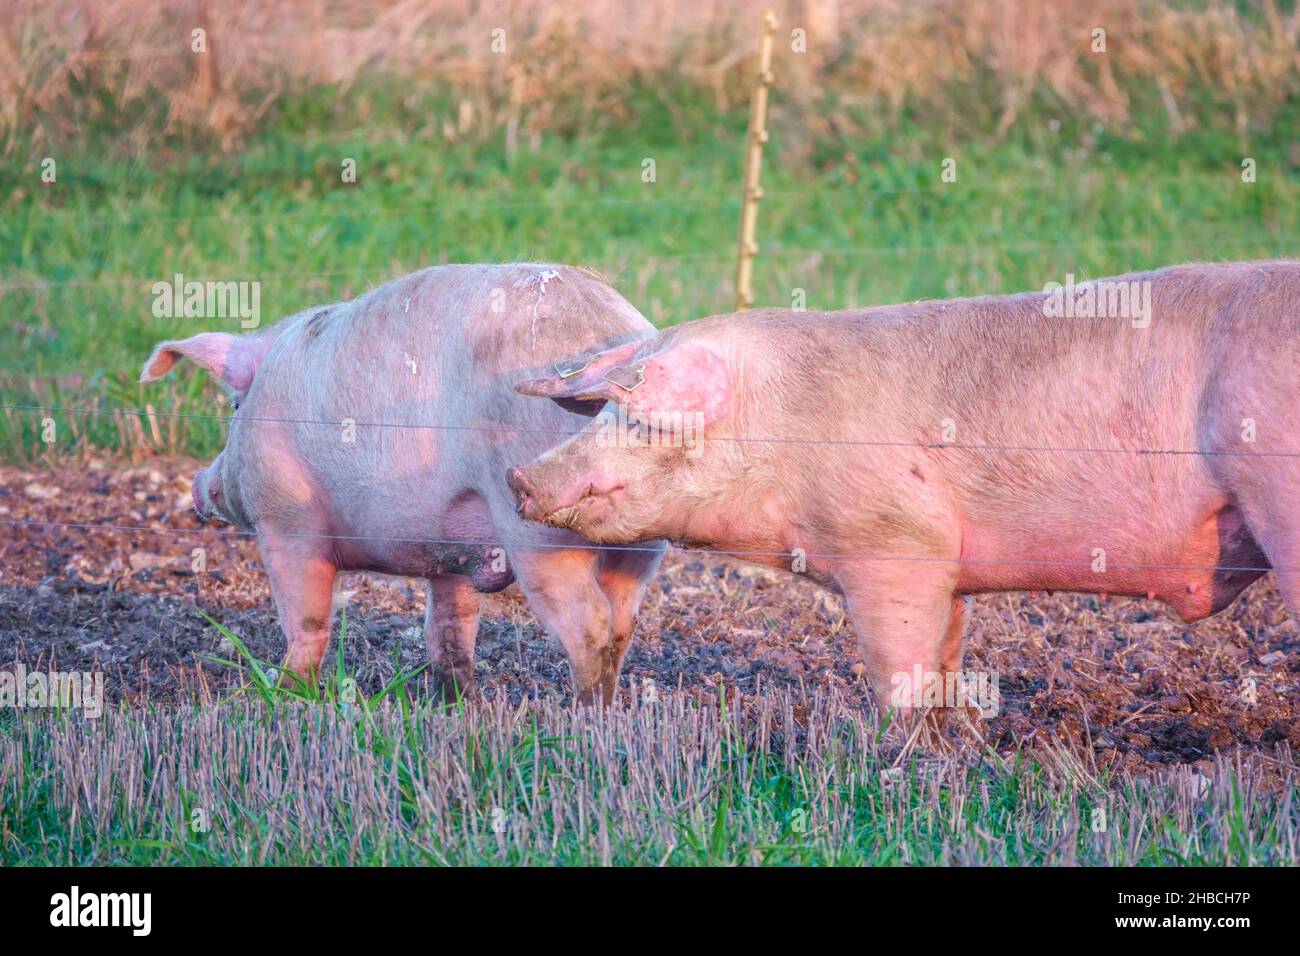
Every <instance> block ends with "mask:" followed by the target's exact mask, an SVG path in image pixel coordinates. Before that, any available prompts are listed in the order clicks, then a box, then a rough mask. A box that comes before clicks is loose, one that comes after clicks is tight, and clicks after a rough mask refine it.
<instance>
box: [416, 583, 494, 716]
mask: <svg viewBox="0 0 1300 956" xmlns="http://www.w3.org/2000/svg"><path fill="white" fill-rule="evenodd" d="M479 604H480V599H479V593H478V592H477V591H476V590H474V586H473V585H472V584H471V583H470V580H469V578H466V577H464V576H463V575H459V574H445V575H441V576H439V577H435V578H431V579H430V580H429V605H428V607H427V608H426V609H425V612H424V641H425V644H427V645H428V648H429V664H430V666H431V667H432V668H433V683H434V692H435V693H436V694H438V695H439V696H440V697H441V698H442V699H443V700H446V701H454V700H456V698H457V697H463V696H468V695H469V693H470V692H471V691H473V689H474V643H475V641H476V640H477V639H478V622H479Z"/></svg>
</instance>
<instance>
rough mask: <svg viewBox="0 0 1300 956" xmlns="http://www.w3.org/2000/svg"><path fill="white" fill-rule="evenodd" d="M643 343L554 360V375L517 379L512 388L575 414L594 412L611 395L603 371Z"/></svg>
mask: <svg viewBox="0 0 1300 956" xmlns="http://www.w3.org/2000/svg"><path fill="white" fill-rule="evenodd" d="M644 344H645V343H644V342H628V343H627V344H626V345H620V346H618V348H613V349H609V350H608V351H606V352H598V353H597V354H595V355H592V356H585V357H582V358H578V359H572V360H569V361H566V362H557V363H556V365H555V370H556V374H555V375H548V376H546V377H545V378H534V379H530V380H528V381H526V382H520V383H519V384H518V385H516V386H515V391H516V392H519V393H520V394H521V395H536V396H538V397H540V398H549V399H551V400H552V401H554V402H555V403H556V404H557V405H559V406H560V407H561V408H564V409H567V410H568V411H571V412H576V413H577V414H579V415H597V414H599V413H600V410H601V408H603V407H604V405H605V403H606V402H607V401H609V400H610V399H611V398H615V397H616V396H615V395H613V394H612V392H613V391H614V390H615V389H614V386H613V385H612V384H611V383H609V382H607V381H605V373H606V372H608V371H609V370H610V369H612V368H615V367H616V366H618V365H620V364H622V363H623V362H626V361H627V360H628V359H630V358H631V357H632V356H633V355H635V354H636V352H637V349H638V348H640V347H641V346H642V345H644Z"/></svg>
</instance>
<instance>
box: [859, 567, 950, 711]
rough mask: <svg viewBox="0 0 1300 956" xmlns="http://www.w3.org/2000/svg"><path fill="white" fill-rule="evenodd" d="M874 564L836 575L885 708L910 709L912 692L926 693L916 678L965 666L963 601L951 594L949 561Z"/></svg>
mask: <svg viewBox="0 0 1300 956" xmlns="http://www.w3.org/2000/svg"><path fill="white" fill-rule="evenodd" d="M871 565H872V566H868V567H863V566H857V567H853V568H850V569H847V570H844V571H842V572H841V573H840V574H838V575H837V579H838V581H839V583H840V587H841V588H842V589H843V591H844V597H845V600H846V602H847V604H848V607H849V612H850V614H851V615H852V617H853V626H854V629H855V630H856V632H857V637H858V649H859V651H860V652H861V654H862V658H863V662H864V663H865V664H866V667H867V674H868V675H869V677H870V679H871V685H872V689H873V690H874V691H875V693H876V703H877V705H878V706H879V707H880V709H881V711H882V713H883V712H885V711H887V710H889V709H890V708H893V709H895V710H899V711H910V710H912V709H913V708H914V707H915V705H916V703H917V700H918V696H917V693H915V692H914V691H916V690H917V688H918V687H919V689H920V691H924V684H920V685H918V683H917V682H918V680H920V681H922V682H923V681H925V680H927V679H943V678H946V675H947V674H949V673H954V672H956V671H957V670H958V669H960V667H961V658H962V633H963V631H964V628H965V624H966V617H967V613H968V612H967V605H966V600H965V598H962V597H958V596H956V595H955V594H954V593H953V588H954V583H955V582H954V577H953V575H952V573H951V567H950V566H948V565H945V564H942V563H940V562H934V561H927V560H908V559H907V558H903V557H900V558H899V559H897V560H888V559H886V560H880V561H873V562H871ZM927 565H931V566H930V567H927ZM930 675H937V677H933V678H931V677H930ZM922 699H923V698H922Z"/></svg>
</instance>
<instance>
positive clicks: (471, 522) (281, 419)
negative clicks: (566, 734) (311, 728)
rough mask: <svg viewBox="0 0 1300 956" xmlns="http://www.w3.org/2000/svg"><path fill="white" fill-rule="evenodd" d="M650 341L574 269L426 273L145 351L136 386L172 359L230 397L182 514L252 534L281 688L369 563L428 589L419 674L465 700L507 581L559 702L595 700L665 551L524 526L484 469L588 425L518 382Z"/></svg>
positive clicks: (628, 314) (315, 663)
mask: <svg viewBox="0 0 1300 956" xmlns="http://www.w3.org/2000/svg"><path fill="white" fill-rule="evenodd" d="M653 333H654V328H653V326H651V325H650V323H649V322H647V321H646V320H645V318H644V317H642V316H641V314H640V313H638V312H637V310H636V309H634V308H633V307H632V306H631V305H630V304H629V303H628V302H627V301H626V300H625V299H623V298H622V296H620V295H619V294H618V293H617V292H615V291H614V290H613V289H612V288H610V287H609V286H608V285H607V284H606V283H605V282H603V281H601V280H600V279H599V278H597V277H596V276H595V275H593V274H591V273H589V272H587V271H585V270H581V269H576V268H572V267H568V266H560V265H522V264H521V265H456V266H441V267H438V268H432V269H425V270H423V271H421V272H416V273H414V274H412V275H409V276H406V277H405V278H401V279H396V280H394V281H392V282H389V283H388V284H387V285H384V286H381V287H379V288H377V289H374V290H373V291H371V292H369V293H367V294H366V295H363V296H361V297H360V298H357V299H355V300H353V301H351V302H343V303H338V304H335V305H328V306H323V307H320V308H313V309H308V310H306V311H305V312H301V313H299V314H297V315H294V316H290V317H289V318H286V319H284V320H282V321H280V322H279V323H277V324H275V325H274V326H271V327H270V328H267V329H265V330H262V331H258V332H256V333H253V334H249V335H242V336H237V335H230V334H226V333H224V332H204V333H201V334H199V335H195V336H192V337H190V338H187V339H181V340H177V341H166V342H162V343H161V344H159V345H158V346H157V347H156V348H155V349H154V352H153V354H152V355H151V356H150V357H149V360H148V361H147V362H146V363H145V365H144V371H143V374H142V375H141V381H144V382H152V381H155V380H156V379H159V378H161V377H162V376H164V375H166V374H167V373H168V371H169V370H170V369H171V368H172V366H174V365H175V364H176V362H177V361H179V360H180V359H182V358H187V359H189V360H191V361H192V362H195V363H197V364H199V365H201V366H203V367H204V368H206V369H207V370H208V371H209V372H211V373H212V374H213V375H214V376H216V377H217V378H218V379H219V381H220V383H221V384H222V386H223V387H224V388H225V390H226V391H227V393H228V394H229V396H230V397H231V399H232V400H233V401H234V403H235V406H236V410H235V412H234V416H233V418H232V420H231V422H230V436H229V440H228V442H227V444H226V447H225V449H224V450H223V451H222V452H221V454H220V455H218V456H217V459H216V460H215V461H214V462H213V463H212V464H211V465H209V466H208V467H207V468H205V469H203V470H202V471H200V472H199V473H198V475H196V476H195V478H194V486H193V496H194V505H195V509H196V510H197V511H198V513H199V515H200V516H201V517H204V518H209V517H211V518H220V519H223V520H225V521H228V522H231V523H232V524H234V525H235V526H237V527H238V528H241V529H243V530H246V531H252V532H256V535H257V542H258V546H259V548H260V550H261V555H262V561H263V564H264V566H265V567H266V570H267V573H268V575H269V577H270V582H271V591H272V593H273V595H274V598H275V604H276V608H277V610H278V612H279V618H280V624H281V626H282V627H283V630H284V634H285V638H286V640H287V644H288V650H287V653H286V657H285V664H286V666H287V667H288V668H289V669H291V670H292V671H293V672H294V673H295V674H297V675H298V676H299V677H300V678H302V679H304V680H311V679H312V678H313V675H316V674H318V673H319V671H320V665H321V658H322V656H323V655H324V653H325V650H326V646H327V644H328V641H329V634H330V621H331V611H332V604H333V601H332V592H333V589H334V583H335V580H336V576H337V575H338V573H339V572H340V571H375V572H381V573H385V574H397V575H405V576H410V577H419V578H423V579H425V580H426V581H427V582H428V605H427V610H426V614H425V640H426V642H427V644H428V650H429V659H430V661H431V664H432V667H433V674H434V676H435V678H436V679H437V682H438V685H439V689H440V690H441V691H442V692H443V693H445V694H453V693H458V692H459V693H464V692H467V691H468V690H469V689H470V688H471V687H472V685H473V683H474V642H475V637H476V635H477V633H478V624H479V593H480V592H491V591H498V590H501V589H502V588H504V587H506V586H508V585H509V584H510V583H511V582H512V581H515V580H517V581H518V583H519V585H520V587H521V588H522V589H523V592H524V595H525V596H526V597H527V600H528V603H529V606H530V607H531V608H532V610H533V611H534V613H535V614H536V615H537V616H538V618H540V619H541V621H542V623H543V624H544V625H545V627H546V629H547V631H548V632H549V633H550V634H551V635H552V636H553V637H554V639H555V640H556V641H558V642H559V644H560V645H561V646H562V647H563V648H564V650H565V652H566V654H567V655H568V658H569V664H570V668H571V673H572V678H573V688H574V691H575V693H576V694H577V695H578V696H579V697H580V698H582V699H584V700H596V699H603V700H606V701H607V700H609V699H610V698H611V696H612V694H613V692H614V689H615V686H616V683H617V679H618V673H619V668H620V666H621V663H622V660H623V656H624V653H625V652H626V651H627V648H628V644H629V642H630V641H631V638H632V631H633V627H634V625H635V622H636V615H637V611H638V608H639V606H640V603H641V599H642V596H643V595H644V592H645V586H646V583H647V581H648V580H649V579H650V577H651V576H652V575H653V573H654V570H655V568H656V566H657V565H658V562H659V560H660V557H661V556H662V552H663V546H662V545H659V546H652V547H650V548H646V549H640V550H636V551H623V552H618V551H602V550H598V549H593V548H591V547H590V545H589V544H588V543H587V542H585V541H584V540H583V539H581V538H579V537H578V536H577V535H575V534H573V533H572V532H570V531H567V530H557V529H552V528H545V527H542V526H540V525H535V524H529V523H526V522H524V521H523V520H521V519H520V518H519V517H518V516H517V515H516V514H515V508H514V501H513V498H512V496H511V493H510V490H509V489H508V488H507V487H506V484H505V482H504V481H503V480H502V476H503V475H504V474H505V471H506V469H507V467H508V466H509V465H510V464H513V463H515V462H518V461H526V460H528V459H530V458H533V457H535V456H536V455H538V454H539V453H541V452H542V451H544V450H545V449H546V448H547V447H549V446H550V445H553V444H555V443H556V442H558V441H560V440H562V439H563V438H564V437H565V436H566V435H568V434H572V433H574V432H575V431H577V430H579V429H580V428H581V427H582V426H583V425H584V424H585V423H586V420H585V419H584V418H582V417H581V416H579V415H577V414H574V413H573V412H572V411H566V410H565V409H563V408H561V407H560V406H559V405H554V404H551V403H541V402H537V401H535V400H532V399H528V398H524V397H523V396H521V395H519V394H517V393H516V392H515V390H514V386H515V384H517V383H518V382H520V381H522V380H524V379H528V378H534V377H536V376H537V375H539V374H543V373H546V372H553V371H554V368H555V367H556V364H557V363H558V362H560V361H562V360H563V359H565V358H567V357H571V356H573V355H575V354H582V353H585V352H595V351H599V350H602V349H608V348H610V347H616V346H621V345H624V344H627V343H632V342H638V341H642V340H646V339H648V338H649V337H650V336H652V335H653ZM349 426H350V427H349Z"/></svg>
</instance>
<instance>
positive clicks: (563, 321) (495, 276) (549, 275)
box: [259, 264, 654, 538]
mask: <svg viewBox="0 0 1300 956" xmlns="http://www.w3.org/2000/svg"><path fill="white" fill-rule="evenodd" d="M288 321H289V322H290V325H289V326H288V327H287V328H286V329H285V331H284V332H283V333H281V335H280V336H279V338H278V339H277V342H276V344H275V346H274V347H273V349H272V352H271V354H270V355H268V357H267V360H266V363H265V366H264V367H266V368H267V372H268V374H267V375H266V376H265V377H266V379H267V381H268V383H273V384H271V385H268V387H269V388H273V389H274V390H275V391H276V392H277V393H278V394H277V396H276V398H277V401H276V404H277V405H279V406H280V407H282V408H292V409H295V411H294V413H293V414H292V415H288V416H284V417H286V418H293V419H301V420H302V421H303V423H302V424H298V425H289V426H286V427H287V429H288V431H289V435H290V436H291V440H292V442H293V443H294V445H295V448H296V453H297V455H298V457H299V458H300V460H303V461H307V462H311V463H313V471H314V472H315V477H316V482H315V484H316V492H315V493H316V494H318V495H320V496H321V497H323V498H324V499H326V500H327V501H328V507H329V508H330V509H331V511H332V512H333V513H334V514H335V515H336V516H337V517H336V522H337V524H338V525H339V526H340V529H341V530H340V533H343V534H354V535H358V536H375V535H378V536H409V535H411V534H412V531H413V530H415V531H416V532H417V533H418V534H425V535H428V534H430V533H438V534H447V533H455V529H453V531H452V532H448V530H447V529H445V528H443V527H442V524H443V519H444V517H445V516H446V514H447V512H448V509H449V508H453V506H455V503H456V502H458V501H465V500H466V499H467V496H469V497H477V498H480V499H484V501H483V502H477V503H475V505H474V507H473V509H471V510H472V513H473V514H474V515H475V516H476V517H475V522H476V523H481V522H479V520H478V519H479V518H481V517H483V516H484V515H485V514H486V512H485V511H484V508H485V506H486V504H488V503H491V502H489V501H488V499H493V500H494V499H495V498H500V499H502V502H503V503H507V504H508V503H509V500H510V498H509V491H508V489H507V488H506V487H505V483H504V475H505V471H506V469H507V468H508V467H509V466H510V465H512V464H517V463H518V462H519V461H527V460H530V459H531V458H533V457H535V456H536V455H537V454H540V453H541V451H543V450H544V449H545V448H547V447H550V446H551V445H553V444H556V443H557V442H558V441H560V440H561V439H562V438H563V437H564V435H565V434H567V433H569V432H572V431H577V430H579V429H580V428H581V427H582V426H583V425H584V424H585V423H586V419H585V418H582V417H579V416H576V415H573V414H570V413H568V412H566V411H564V410H562V409H560V408H559V407H558V406H556V405H554V404H553V403H551V402H539V401H537V400H536V399H531V398H526V397H524V396H521V395H518V394H517V393H516V392H515V391H514V389H513V386H514V384H515V383H516V382H518V381H521V380H523V379H526V378H529V377H535V376H537V375H539V374H553V366H554V364H555V363H556V362H558V361H560V360H562V359H567V358H573V357H576V356H580V355H583V354H587V353H590V352H594V351H597V350H599V349H603V348H607V347H610V346H612V345H617V344H621V343H623V342H626V341H630V340H632V339H635V338H645V337H648V336H649V335H651V334H653V331H654V329H653V326H651V325H650V323H649V322H648V321H646V320H645V319H644V318H643V317H642V316H641V315H640V313H638V312H637V311H636V310H635V309H634V308H633V307H632V306H631V305H630V304H628V303H627V302H626V300H624V299H623V298H622V297H621V296H620V295H619V294H618V293H617V292H615V291H614V290H613V289H612V288H611V287H609V286H608V285H607V284H605V283H604V282H603V281H601V280H600V279H599V278H598V277H597V276H595V275H594V274H592V273H589V272H587V271H585V270H582V269H578V268H574V267H570V266H561V265H531V264H518V265H454V266H440V267H435V268H431V269H425V270H422V271H420V272H417V273H413V274H412V275H409V276H405V277H403V278H400V279H397V280H394V281H392V282H390V283H387V284H386V285H384V286H381V287H380V288H377V289H374V290H372V291H371V292H369V293H367V294H366V295H363V296H361V297H359V298H357V299H355V300H352V301H350V302H344V303H339V304H336V305H333V306H328V307H323V308H321V309H317V310H308V311H307V312H304V313H302V314H301V315H299V316H296V317H295V318H294V319H292V320H288ZM262 377H263V375H262V373H261V372H259V378H262ZM346 420H351V421H353V422H355V423H356V424H355V427H354V429H353V430H352V435H351V436H350V440H348V436H347V435H346V434H345V431H344V427H343V425H342V424H341V423H343V422H345V421H346ZM330 423H340V424H338V425H334V424H330ZM498 486H499V487H498ZM457 507H459V506H457ZM465 530H466V529H464V528H460V529H459V531H460V532H462V533H463V532H465ZM480 530H484V531H485V533H487V532H490V531H491V529H480ZM488 536H489V537H493V538H495V537H496V535H495V534H494V533H493V534H489V535H488Z"/></svg>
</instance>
